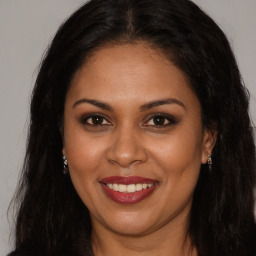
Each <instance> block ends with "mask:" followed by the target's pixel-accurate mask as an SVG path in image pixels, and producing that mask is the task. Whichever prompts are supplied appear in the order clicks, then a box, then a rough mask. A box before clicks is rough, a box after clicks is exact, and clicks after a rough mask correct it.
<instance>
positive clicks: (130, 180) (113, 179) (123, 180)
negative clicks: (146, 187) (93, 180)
mask: <svg viewBox="0 0 256 256" xmlns="http://www.w3.org/2000/svg"><path fill="white" fill-rule="evenodd" d="M100 182H101V183H104V184H109V183H110V184H114V183H116V184H124V185H129V184H138V183H142V184H143V183H146V184H151V183H156V182H158V181H157V180H153V179H149V178H144V177H140V176H127V177H124V176H110V177H105V178H103V179H101V180H100Z"/></svg>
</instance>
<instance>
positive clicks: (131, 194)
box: [100, 176, 158, 204]
mask: <svg viewBox="0 0 256 256" xmlns="http://www.w3.org/2000/svg"><path fill="white" fill-rule="evenodd" d="M100 183H101V185H102V187H103V190H104V192H105V194H106V195H107V196H108V197H109V198H110V199H112V200H113V201H114V202H116V203H119V204H135V203H138V202H140V201H141V200H143V199H145V198H147V197H148V196H150V195H151V194H152V192H153V191H154V189H155V188H156V187H157V185H158V182H157V181H156V180H152V179H147V178H143V177H138V176H131V177H121V176H112V177H107V178H104V179H102V180H101V182H100Z"/></svg>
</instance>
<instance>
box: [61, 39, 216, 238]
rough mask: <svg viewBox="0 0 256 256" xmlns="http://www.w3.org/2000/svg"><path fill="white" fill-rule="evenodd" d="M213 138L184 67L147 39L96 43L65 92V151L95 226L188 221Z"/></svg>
mask: <svg viewBox="0 0 256 256" xmlns="http://www.w3.org/2000/svg"><path fill="white" fill-rule="evenodd" d="M213 143H214V138H213V134H212V133H211V132H209V131H208V130H203V128H202V120H201V111H200V104H199V101H198V99H197V97H196V96H195V94H194V93H193V92H192V90H191V89H190V87H189V85H188V81H187V79H186V77H185V75H184V74H183V73H182V72H181V70H179V69H178V68H176V67H175V66H174V65H173V64H172V63H171V62H170V61H169V60H168V59H167V58H166V57H165V56H164V55H163V54H162V53H161V52H160V51H158V50H154V49H152V48H150V47H149V46H147V45H146V44H143V43H140V44H136V45H129V44H127V45H118V46H108V47H105V48H102V49H98V50H97V51H96V52H95V53H94V54H93V55H92V56H91V57H90V58H89V59H88V60H87V61H86V63H85V64H84V66H83V67H82V68H81V69H80V70H79V71H78V72H77V74H76V76H75V79H74V80H73V82H72V84H71V87H70V90H69V91H68V93H67V97H66V102H65V111H64V146H63V154H64V155H65V156H66V158H67V160H68V165H69V172H70V176H71V179H72V182H73V184H74V187H75V189H76V191H77V193H78V195H79V196H80V198H81V199H82V201H83V202H84V204H85V205H86V206H87V208H88V209H89V211H90V216H91V221H92V225H93V229H94V230H101V229H105V230H108V231H113V232H115V233H119V234H126V235H128V234H129V235H134V234H137V235H139V234H147V233H150V232H154V231H156V230H160V229H165V228H167V230H168V227H171V226H173V227H175V225H176V226H177V225H183V226H185V224H186V220H187V218H188V216H189V212H190V208H191V203H192V198H193V192H194V189H195V186H196V183H197V180H198V175H199V171H200V166H201V164H202V163H206V162H207V154H208V153H211V150H212V147H213Z"/></svg>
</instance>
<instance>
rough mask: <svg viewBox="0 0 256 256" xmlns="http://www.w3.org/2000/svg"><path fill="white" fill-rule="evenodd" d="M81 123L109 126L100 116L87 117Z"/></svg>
mask: <svg viewBox="0 0 256 256" xmlns="http://www.w3.org/2000/svg"><path fill="white" fill-rule="evenodd" d="M83 123H84V124H87V125H95V126H101V125H109V124H110V123H109V122H108V121H107V120H106V119H105V118H104V117H103V116H100V115H92V116H89V117H87V118H86V119H84V120H83Z"/></svg>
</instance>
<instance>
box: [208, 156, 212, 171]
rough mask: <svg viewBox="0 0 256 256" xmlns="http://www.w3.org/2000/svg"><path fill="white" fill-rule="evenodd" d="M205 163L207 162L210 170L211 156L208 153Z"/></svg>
mask: <svg viewBox="0 0 256 256" xmlns="http://www.w3.org/2000/svg"><path fill="white" fill-rule="evenodd" d="M207 163H208V167H209V171H211V170H212V156H211V155H209V154H208V156H207Z"/></svg>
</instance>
